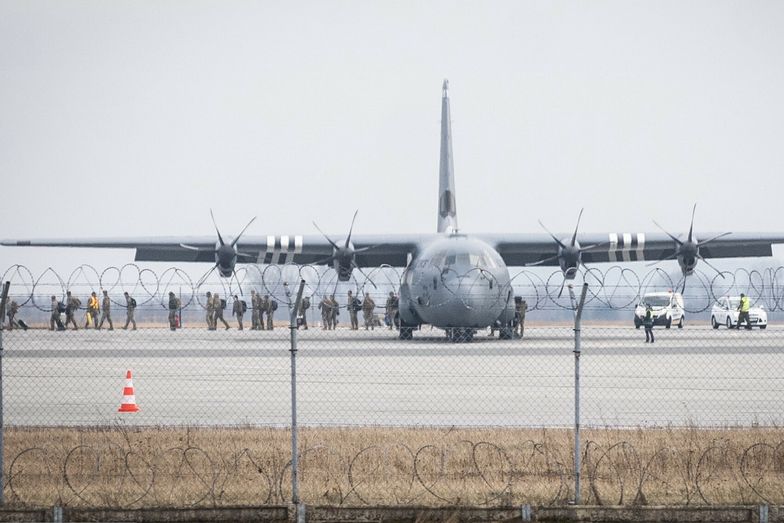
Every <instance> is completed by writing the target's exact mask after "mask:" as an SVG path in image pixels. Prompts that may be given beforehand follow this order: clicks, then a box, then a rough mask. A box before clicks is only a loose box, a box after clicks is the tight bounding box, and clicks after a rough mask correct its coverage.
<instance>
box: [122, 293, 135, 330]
mask: <svg viewBox="0 0 784 523" xmlns="http://www.w3.org/2000/svg"><path fill="white" fill-rule="evenodd" d="M124 294H125V310H126V313H125V314H126V315H125V327H123V330H128V324H129V323H133V328H132V329H131V330H136V319H134V317H133V316H134V312H135V311H136V300H135V299H133V298H132V297H131V295H130V294H128V293H127V292H125V293H124Z"/></svg>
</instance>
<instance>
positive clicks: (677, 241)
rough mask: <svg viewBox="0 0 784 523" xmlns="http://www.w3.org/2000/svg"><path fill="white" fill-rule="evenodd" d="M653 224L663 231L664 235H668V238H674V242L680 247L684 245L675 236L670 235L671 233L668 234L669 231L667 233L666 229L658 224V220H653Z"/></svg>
mask: <svg viewBox="0 0 784 523" xmlns="http://www.w3.org/2000/svg"><path fill="white" fill-rule="evenodd" d="M653 224H654V225H655V226H656V227H658V228H659V229H661V230H662V232H663V233H664V234H666V235H667V236H669V237H670V238H672V240H673V241H674V242H675V243H677V244H678V245H683V242H682V241H680V240H679V239H678V238H676V237H675V236H673V235H672V234H670V233H668V232H667V231H665V230H664V227H662V226H661V225H659V224H658V223H656V220H653Z"/></svg>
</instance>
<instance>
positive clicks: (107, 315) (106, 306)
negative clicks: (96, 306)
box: [98, 291, 114, 331]
mask: <svg viewBox="0 0 784 523" xmlns="http://www.w3.org/2000/svg"><path fill="white" fill-rule="evenodd" d="M104 321H108V322H109V330H110V331H113V330H114V324H112V300H110V299H109V291H103V300H101V323H99V324H98V330H101V327H103V322H104Z"/></svg>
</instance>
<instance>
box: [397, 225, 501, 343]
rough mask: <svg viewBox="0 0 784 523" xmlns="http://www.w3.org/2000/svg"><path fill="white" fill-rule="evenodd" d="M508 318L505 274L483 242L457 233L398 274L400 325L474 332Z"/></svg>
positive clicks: (425, 250)
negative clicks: (428, 325) (425, 324)
mask: <svg viewBox="0 0 784 523" xmlns="http://www.w3.org/2000/svg"><path fill="white" fill-rule="evenodd" d="M513 317H514V305H513V293H512V286H511V279H510V277H509V270H508V269H507V267H506V264H505V263H504V261H503V259H502V258H501V256H500V255H499V254H498V252H497V251H496V250H495V249H493V248H492V247H491V246H490V245H488V244H487V243H485V242H483V241H481V240H479V239H476V238H471V237H468V236H465V235H460V234H450V235H445V236H444V237H442V238H439V239H437V240H435V241H433V242H432V243H430V244H429V245H426V246H425V247H424V248H423V249H421V250H420V252H419V254H418V255H417V256H416V258H414V259H413V260H412V262H411V263H410V264H409V265H408V267H407V268H406V270H405V272H404V273H403V279H402V283H401V286H400V319H401V321H402V323H403V324H405V325H411V326H414V325H420V324H422V323H429V324H431V325H434V326H437V327H440V328H452V327H454V328H469V329H471V328H473V329H479V328H484V327H487V326H488V325H491V324H493V323H494V322H495V321H496V320H501V321H502V322H504V323H505V322H509V321H511V320H512V319H513Z"/></svg>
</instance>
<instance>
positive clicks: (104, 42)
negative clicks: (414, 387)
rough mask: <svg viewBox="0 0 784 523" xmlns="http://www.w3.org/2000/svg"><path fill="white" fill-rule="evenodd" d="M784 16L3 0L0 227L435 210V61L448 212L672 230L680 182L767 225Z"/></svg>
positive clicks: (754, 7) (778, 5) (404, 221)
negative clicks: (449, 177)
mask: <svg viewBox="0 0 784 523" xmlns="http://www.w3.org/2000/svg"><path fill="white" fill-rule="evenodd" d="M783 27H784V2H773V1H771V2H762V1H743V2H741V1H738V2H727V1H705V2H696V1H695V2H684V1H673V2H661V1H657V2H630V1H625V0H624V1H600V2H583V1H574V2H559V1H546V2H545V1H543V2H524V1H509V2H501V1H495V2H490V1H488V2H455V1H448V2H422V1H411V2H402V1H396V2H379V1H373V2H369V1H366V0H361V1H341V2H337V1H314V2H245V1H225V0H221V1H215V2H198V1H188V2H186V1H158V0H156V1H149V2H139V1H134V2H123V1H111V2H106V1H103V0H101V1H79V2H75V1H62V0H58V1H51V2H47V1H29V0H20V1H14V0H2V1H1V2H0V175H1V176H2V194H3V200H2V204H1V205H0V223H2V233H0V236H2V237H5V238H8V237H11V238H24V237H75V236H76V237H94V236H138V235H149V236H154V235H173V234H176V235H179V234H188V235H190V234H198V235H202V234H203V235H209V234H212V233H213V231H212V224H211V221H210V217H209V211H208V209H209V208H210V207H212V208H213V209H214V211H215V214H216V218H217V219H218V223H219V226H220V227H221V229H222V231H223V232H224V234H227V235H229V234H236V233H237V232H238V231H239V230H240V229H241V228H242V227H243V226H244V224H245V223H246V222H247V221H248V220H249V219H250V218H251V217H252V216H258V217H259V218H258V220H257V221H256V223H255V224H254V225H253V226H252V227H251V228H250V229H249V231H248V234H265V235H266V234H311V233H317V231H316V230H315V228H314V227H313V225H312V223H311V221H312V220H316V221H317V222H318V223H319V225H321V227H322V228H323V229H325V230H326V231H329V232H332V233H334V234H335V236H338V237H339V236H340V235H341V234H345V232H347V229H348V226H349V223H350V220H351V216H352V214H353V211H354V209H357V208H358V209H359V217H358V220H357V225H356V227H355V231H356V232H357V233H392V232H434V231H435V227H436V208H437V187H438V158H439V120H440V97H441V83H442V81H443V79H444V78H448V79H449V81H450V95H451V103H452V118H453V121H452V129H453V143H454V162H455V183H456V192H457V195H456V196H457V210H458V220H459V225H460V228H461V229H462V230H463V231H465V232H541V229H540V227H539V225H538V224H537V219H542V220H543V221H544V222H545V223H546V224H547V225H548V227H549V228H550V229H552V230H556V231H564V232H565V231H569V230H571V229H572V228H573V227H574V221H575V220H576V216H577V213H578V212H579V209H580V208H581V207H585V209H586V210H585V214H584V217H583V229H584V230H585V231H591V232H607V231H631V232H636V231H642V232H651V231H655V230H656V229H655V226H654V225H653V223H652V222H651V219H656V220H657V221H658V222H659V223H661V224H662V225H664V226H665V227H666V228H668V229H670V230H671V231H672V232H681V231H685V230H686V229H687V228H688V225H689V218H690V213H691V208H692V205H693V204H694V203H695V202H697V203H698V207H697V218H696V221H695V229H696V230H697V231H706V232H721V231H728V230H729V231H766V232H768V231H770V232H773V231H784V211H783V210H782V205H781V202H782V194H784V176H783V175H784V147H782V144H783V143H784V103H783V102H782V97H783V96H784V57H783V55H782V50H783V49H784V31H782V28H783ZM25 251H29V249H24V250H22V249H8V248H0V270H2V269H3V268H5V267H8V266H9V265H11V264H13V263H16V262H18V261H22V262H24V261H25V260H27V261H28V263H30V261H29V260H31V259H33V257H34V258H35V259H39V258H40V257H41V256H45V255H44V254H43V253H42V252H41V251H35V253H26V252H25ZM90 256H93V255H90ZM114 256H115V258H117V256H116V254H115V255H114ZM107 259H108V258H107ZM126 261H130V256H127V255H123V256H120V258H119V260H118V263H124V262H126ZM41 263H43V262H41ZM71 266H73V264H71Z"/></svg>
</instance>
